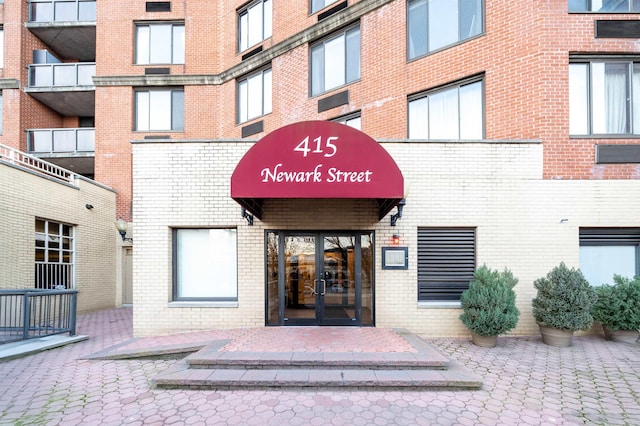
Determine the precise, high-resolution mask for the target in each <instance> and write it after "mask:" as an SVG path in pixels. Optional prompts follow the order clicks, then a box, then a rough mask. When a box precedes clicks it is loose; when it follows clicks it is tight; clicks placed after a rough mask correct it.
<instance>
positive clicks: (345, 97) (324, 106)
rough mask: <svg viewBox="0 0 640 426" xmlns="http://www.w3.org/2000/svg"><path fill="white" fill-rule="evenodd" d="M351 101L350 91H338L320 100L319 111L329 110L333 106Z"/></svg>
mask: <svg viewBox="0 0 640 426" xmlns="http://www.w3.org/2000/svg"><path fill="white" fill-rule="evenodd" d="M348 103H349V91H348V90H345V91H344V92H340V93H336V94H335V95H331V96H327V97H326V98H324V99H320V100H319V101H318V112H322V111H327V110H329V109H331V108H335V107H338V106H340V105H346V104H348Z"/></svg>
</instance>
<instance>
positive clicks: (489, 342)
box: [460, 265, 520, 347]
mask: <svg viewBox="0 0 640 426" xmlns="http://www.w3.org/2000/svg"><path fill="white" fill-rule="evenodd" d="M517 283H518V279H517V278H515V277H514V276H513V274H512V273H511V271H509V270H508V269H505V270H504V271H503V272H499V271H497V270H491V269H490V268H488V267H487V266H486V265H482V266H481V267H480V268H478V269H477V270H476V271H475V272H474V278H473V280H472V281H471V282H470V283H469V288H468V289H467V290H465V291H464V292H463V293H462V296H461V297H460V305H461V307H462V309H463V311H464V312H463V313H462V314H461V315H460V320H461V321H462V323H463V324H464V325H465V327H467V328H468V329H469V331H471V340H472V341H473V343H474V344H476V345H478V346H484V347H493V346H495V345H496V339H497V337H498V335H500V334H504V333H506V332H508V331H509V330H511V329H512V328H514V327H515V326H516V324H517V323H518V317H519V315H520V311H519V310H518V308H516V294H515V292H514V291H513V287H514V286H515V285H516V284H517Z"/></svg>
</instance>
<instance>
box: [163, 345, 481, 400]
mask: <svg viewBox="0 0 640 426" xmlns="http://www.w3.org/2000/svg"><path fill="white" fill-rule="evenodd" d="M403 337H404V338H405V339H406V340H407V341H408V342H409V343H411V344H412V346H413V347H414V349H415V351H413V352H236V351H225V350H224V346H225V345H226V343H227V342H226V341H218V342H215V343H212V344H211V345H208V346H206V347H205V348H203V349H201V350H200V351H198V352H196V353H193V354H191V355H189V356H188V357H187V358H185V359H184V360H182V361H181V362H179V363H178V364H176V365H175V366H174V367H173V368H171V369H170V370H168V371H165V372H164V373H162V374H161V375H160V376H158V377H156V378H155V379H154V381H153V382H154V384H155V386H156V387H158V388H170V389H175V388H187V389H233V388H307V389H312V388H321V389H324V388H350V389H412V390H438V389H480V388H481V387H482V381H481V378H480V377H479V376H478V375H476V374H474V373H473V372H471V371H470V370H468V369H467V368H465V367H464V366H462V365H460V364H457V363H454V362H451V361H450V360H448V359H447V358H446V357H444V356H443V355H442V354H441V353H440V352H438V351H436V350H435V349H434V348H433V347H431V346H430V345H428V344H427V343H426V342H424V341H423V340H422V339H420V338H418V337H416V336H413V335H404V336H403Z"/></svg>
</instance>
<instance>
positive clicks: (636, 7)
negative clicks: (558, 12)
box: [569, 0, 640, 13]
mask: <svg viewBox="0 0 640 426" xmlns="http://www.w3.org/2000/svg"><path fill="white" fill-rule="evenodd" d="M569 12H604V13H609V12H613V13H639V12H640V2H638V0H569Z"/></svg>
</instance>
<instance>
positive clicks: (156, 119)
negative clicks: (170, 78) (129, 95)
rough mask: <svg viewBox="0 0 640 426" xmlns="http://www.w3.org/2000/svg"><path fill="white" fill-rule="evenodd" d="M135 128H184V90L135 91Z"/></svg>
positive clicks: (150, 129)
mask: <svg viewBox="0 0 640 426" xmlns="http://www.w3.org/2000/svg"><path fill="white" fill-rule="evenodd" d="M136 130H137V131H141V132H144V131H163V130H173V131H182V130H184V90H183V89H171V90H167V89H165V90H139V91H136Z"/></svg>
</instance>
